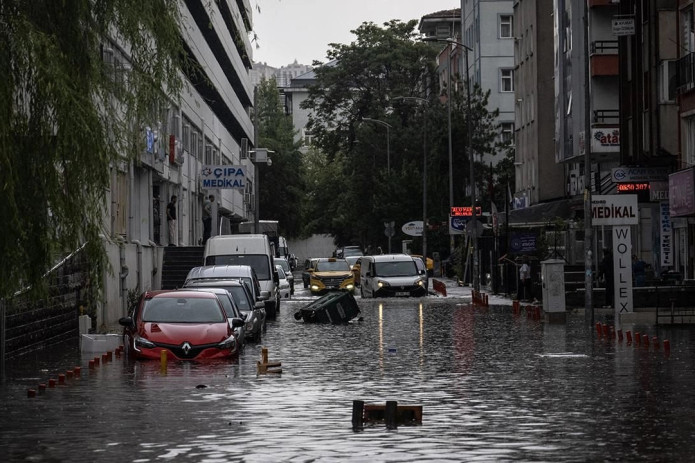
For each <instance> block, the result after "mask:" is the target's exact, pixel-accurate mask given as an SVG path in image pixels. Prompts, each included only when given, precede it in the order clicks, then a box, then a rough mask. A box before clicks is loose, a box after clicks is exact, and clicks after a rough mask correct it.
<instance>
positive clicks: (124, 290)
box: [118, 240, 129, 317]
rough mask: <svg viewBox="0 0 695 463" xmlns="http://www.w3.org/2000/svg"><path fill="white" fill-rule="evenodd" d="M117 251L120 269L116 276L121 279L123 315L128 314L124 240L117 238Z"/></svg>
mask: <svg viewBox="0 0 695 463" xmlns="http://www.w3.org/2000/svg"><path fill="white" fill-rule="evenodd" d="M118 252H119V256H120V267H121V271H120V273H119V274H118V278H120V280H121V288H120V289H121V309H122V310H121V313H122V316H124V317H125V316H126V315H127V314H128V282H127V281H126V277H127V276H128V273H129V270H128V265H127V264H126V260H125V241H123V240H119V243H118Z"/></svg>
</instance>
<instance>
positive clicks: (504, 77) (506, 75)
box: [500, 69, 514, 92]
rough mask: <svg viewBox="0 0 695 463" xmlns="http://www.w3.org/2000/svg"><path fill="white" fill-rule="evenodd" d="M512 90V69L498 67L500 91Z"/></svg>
mask: <svg viewBox="0 0 695 463" xmlns="http://www.w3.org/2000/svg"><path fill="white" fill-rule="evenodd" d="M513 91H514V69H500V92H513Z"/></svg>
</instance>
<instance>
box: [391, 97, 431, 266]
mask: <svg viewBox="0 0 695 463" xmlns="http://www.w3.org/2000/svg"><path fill="white" fill-rule="evenodd" d="M393 99H394V100H414V101H419V102H420V103H427V99H426V98H421V97H419V96H396V97H393ZM422 119H423V121H424V122H423V124H422V258H423V259H424V261H425V270H427V114H425V111H424V110H423V112H422Z"/></svg>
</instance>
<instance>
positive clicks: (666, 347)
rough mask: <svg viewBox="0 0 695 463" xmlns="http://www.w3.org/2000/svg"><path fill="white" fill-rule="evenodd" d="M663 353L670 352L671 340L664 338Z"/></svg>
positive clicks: (667, 353)
mask: <svg viewBox="0 0 695 463" xmlns="http://www.w3.org/2000/svg"><path fill="white" fill-rule="evenodd" d="M664 353H665V354H666V355H669V354H671V341H669V340H668V339H664Z"/></svg>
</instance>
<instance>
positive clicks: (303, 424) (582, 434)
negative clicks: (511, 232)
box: [0, 297, 695, 462]
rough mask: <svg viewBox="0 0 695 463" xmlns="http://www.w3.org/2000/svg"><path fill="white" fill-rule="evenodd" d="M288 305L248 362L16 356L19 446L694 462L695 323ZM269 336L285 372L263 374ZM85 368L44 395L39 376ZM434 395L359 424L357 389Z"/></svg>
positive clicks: (143, 457) (77, 456) (141, 454)
mask: <svg viewBox="0 0 695 463" xmlns="http://www.w3.org/2000/svg"><path fill="white" fill-rule="evenodd" d="M308 301H309V299H308V298H306V299H304V300H298V301H291V302H283V305H282V309H281V311H280V314H279V315H278V318H277V320H276V321H273V322H270V323H269V324H268V328H267V332H266V333H265V334H264V339H263V342H262V343H261V344H259V345H255V344H247V346H246V349H245V351H244V352H243V353H242V354H241V356H240V358H239V360H238V362H236V363H234V364H229V363H205V364H195V363H183V364H182V363H174V362H171V363H169V365H168V368H167V370H166V372H162V371H161V370H160V365H159V362H129V361H126V360H124V359H122V358H115V359H114V360H113V361H112V362H109V363H106V364H105V365H101V366H100V367H98V368H96V369H95V370H93V371H91V372H90V371H89V369H88V362H89V360H90V359H92V358H93V355H91V354H90V355H86V356H84V357H82V356H80V353H79V350H78V348H77V346H76V345H75V346H61V347H60V348H57V349H52V350H51V351H50V352H44V353H39V354H34V355H31V356H29V357H27V358H24V359H22V360H21V362H18V361H11V362H9V363H8V365H7V378H6V380H5V382H4V383H3V384H2V385H1V389H0V391H1V393H2V396H1V397H2V405H1V406H2V418H0V420H1V423H0V435H1V437H0V455H3V461H131V462H147V461H177V462H178V461H210V462H212V461H215V462H218V461H246V462H266V461H300V462H304V461H307V462H308V461H322V462H325V461H329V462H330V461H335V462H339V461H340V462H342V461H365V462H366V461H369V462H371V461H399V462H401V461H418V462H422V461H504V460H509V461H512V460H515V461H598V460H601V461H628V460H629V461H692V455H693V452H695V421H694V420H693V419H692V417H693V416H695V356H694V355H693V346H695V331H693V330H692V329H691V328H682V327H681V328H673V329H668V330H666V329H663V328H661V329H660V331H658V332H657V331H656V328H654V327H636V328H639V329H640V330H641V331H642V332H647V333H649V334H650V336H658V338H659V339H660V340H663V339H669V340H670V343H671V351H670V355H666V353H665V352H664V350H663V347H662V348H661V349H660V350H656V349H655V348H654V346H653V345H652V346H650V347H649V348H645V347H644V346H641V347H636V346H634V345H627V343H626V342H625V341H623V342H622V343H618V342H617V340H611V341H608V340H605V339H599V338H597V336H596V334H595V333H594V332H593V329H590V328H589V327H587V326H586V324H585V323H584V320H583V315H573V316H570V317H569V319H568V322H567V324H566V325H546V324H544V323H541V322H538V321H535V320H532V319H528V318H526V317H525V316H518V315H513V314H512V311H511V308H510V307H509V306H500V307H490V308H473V307H471V306H470V305H468V304H461V301H456V300H451V299H440V298H433V297H432V298H427V299H395V300H394V299H389V300H379V299H377V300H369V301H367V300H361V299H360V298H358V302H359V304H360V307H361V309H362V317H363V320H362V321H359V322H358V321H355V322H353V323H350V324H349V325H340V326H332V325H307V324H304V322H302V321H296V320H295V319H294V317H293V315H294V312H295V310H297V309H298V308H300V307H302V306H303V305H306V304H307V303H308ZM261 346H265V347H267V348H268V350H269V358H270V360H271V361H278V362H282V374H281V375H260V376H259V375H257V371H256V370H257V368H256V362H257V360H259V358H260V350H261ZM76 365H81V366H82V373H81V377H80V378H79V379H71V380H68V381H66V384H65V385H61V386H58V387H56V388H55V389H47V390H46V391H45V392H43V393H41V394H38V395H37V397H35V398H28V397H27V389H29V388H36V385H37V384H38V383H40V382H47V381H48V378H55V377H56V376H57V374H58V373H61V372H64V371H65V370H66V369H71V368H72V367H74V366H76ZM353 400H363V401H365V402H366V403H375V404H383V403H385V401H387V400H395V401H398V403H399V405H408V404H418V405H422V407H423V419H422V425H420V426H400V427H398V429H395V430H389V429H387V428H386V427H385V426H384V425H383V424H375V425H367V426H365V428H364V429H363V430H359V431H355V430H353V429H352V424H351V413H352V401H353Z"/></svg>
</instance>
